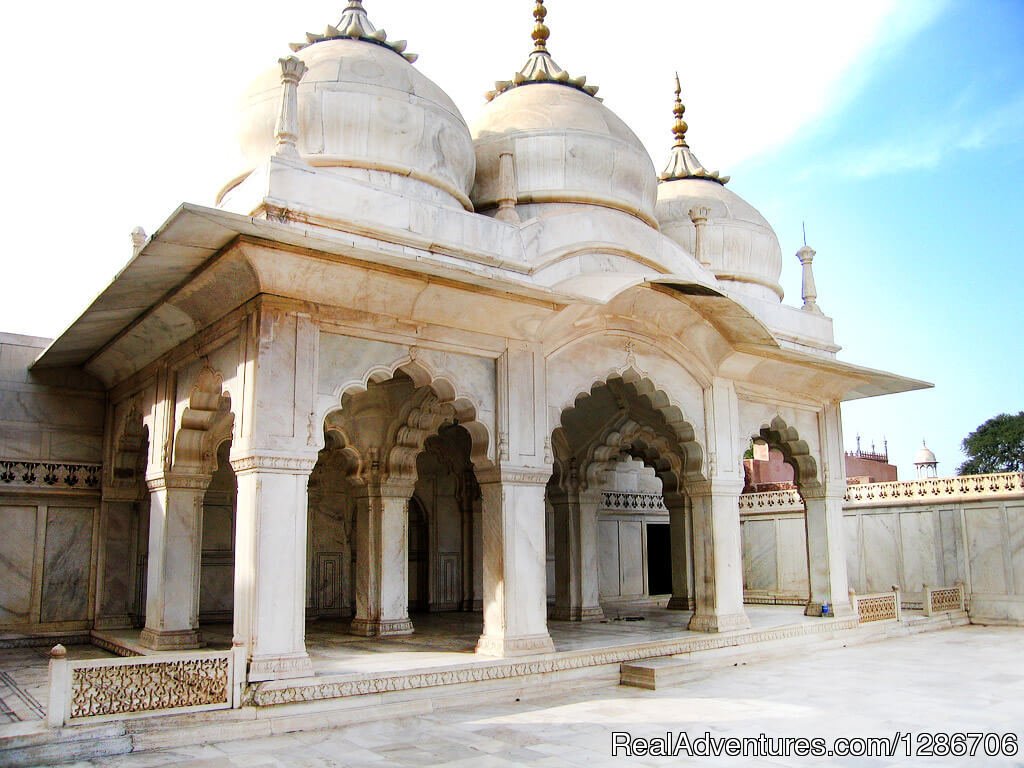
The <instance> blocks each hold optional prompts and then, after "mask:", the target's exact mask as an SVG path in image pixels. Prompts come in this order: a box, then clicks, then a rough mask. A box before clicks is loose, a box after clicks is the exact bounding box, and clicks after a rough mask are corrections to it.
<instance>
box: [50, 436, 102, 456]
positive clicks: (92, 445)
mask: <svg viewBox="0 0 1024 768" xmlns="http://www.w3.org/2000/svg"><path fill="white" fill-rule="evenodd" d="M43 458H50V459H53V460H54V461H62V462H82V463H84V464H91V463H95V464H98V463H100V462H101V461H103V435H101V434H89V433H83V432H65V431H61V432H51V433H50V451H49V456H45V457H43Z"/></svg>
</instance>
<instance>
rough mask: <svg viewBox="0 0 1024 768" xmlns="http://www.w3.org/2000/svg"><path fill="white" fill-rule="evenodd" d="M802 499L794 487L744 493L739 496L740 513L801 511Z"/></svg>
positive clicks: (802, 506)
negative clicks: (784, 489)
mask: <svg viewBox="0 0 1024 768" xmlns="http://www.w3.org/2000/svg"><path fill="white" fill-rule="evenodd" d="M803 511H804V501H803V499H801V498H800V492H799V491H798V490H796V489H795V488H792V489H790V490H786V491H765V492H763V493H744V494H742V495H741V496H740V514H741V515H745V514H746V515H749V514H755V513H757V512H803Z"/></svg>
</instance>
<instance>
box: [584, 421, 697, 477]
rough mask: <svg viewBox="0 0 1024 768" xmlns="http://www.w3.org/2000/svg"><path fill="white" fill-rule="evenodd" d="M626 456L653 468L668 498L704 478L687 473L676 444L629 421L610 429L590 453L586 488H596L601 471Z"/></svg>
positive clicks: (649, 428) (645, 427)
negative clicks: (687, 483)
mask: <svg viewBox="0 0 1024 768" xmlns="http://www.w3.org/2000/svg"><path fill="white" fill-rule="evenodd" d="M623 454H625V455H628V456H630V457H631V458H633V459H638V460H639V461H642V462H643V463H644V465H646V466H648V467H650V468H651V469H653V470H654V473H655V475H656V476H657V477H658V479H659V480H661V484H662V492H663V493H664V494H666V495H670V494H676V493H680V492H682V490H683V487H684V486H685V483H686V482H687V481H698V480H701V479H703V478H702V476H701V475H700V474H699V472H698V474H697V475H693V474H692V473H691V474H687V471H686V468H685V459H684V457H683V455H682V453H681V451H680V450H679V446H678V444H677V443H675V441H673V440H670V439H669V438H668V437H666V436H665V435H663V434H659V433H658V432H657V431H656V430H655V429H654V428H652V427H650V426H647V425H643V424H639V423H637V422H636V421H634V420H632V419H627V420H626V421H625V422H624V423H622V424H620V425H618V426H617V428H610V429H609V431H608V432H607V434H606V435H605V436H604V437H603V438H602V439H601V440H600V441H598V442H596V443H595V444H594V447H593V448H592V449H591V451H590V452H589V454H588V456H587V459H586V464H587V470H586V476H587V485H588V486H590V487H597V486H598V485H599V483H600V475H601V472H602V471H604V470H606V469H610V468H611V467H612V466H613V465H614V464H615V463H616V462H617V461H618V460H619V458H620V457H621V456H622V455H623ZM698 470H699V467H698Z"/></svg>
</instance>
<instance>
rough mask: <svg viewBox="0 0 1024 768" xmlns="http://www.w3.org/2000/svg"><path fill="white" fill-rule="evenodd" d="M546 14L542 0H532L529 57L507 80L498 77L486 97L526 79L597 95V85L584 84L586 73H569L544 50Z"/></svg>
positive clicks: (546, 29)
mask: <svg viewBox="0 0 1024 768" xmlns="http://www.w3.org/2000/svg"><path fill="white" fill-rule="evenodd" d="M547 16H548V9H547V8H546V7H545V6H544V0H535V3H534V6H533V21H534V24H533V35H532V37H533V51H532V52H531V53H530V58H528V59H527V60H526V65H525V66H524V67H523V68H522V69H521V70H519V71H518V72H516V73H515V74H514V75H513V76H512V79H511V80H499V81H498V82H496V83H495V84H494V90H493V91H491V92H490V93H488V94H487V100H488V101H490V100H491V99H493V98H495V97H496V96H499V95H500V94H502V93H504V92H505V91H509V90H511V89H513V88H518V87H519V86H520V85H526V84H528V83H554V84H556V85H567V86H569V87H570V88H575V89H576V90H578V91H583V92H584V93H585V94H587V95H588V96H593V97H595V98H596V97H597V91H598V87H597V86H596V85H587V78H586V77H583V76H580V77H573V76H572V75H570V74H569V73H568V72H566V71H565V70H564V69H562V68H561V67H560V66H558V64H556V63H555V60H554V59H553V58H552V57H551V53H550V52H548V38H549V37H551V30H550V29H548V27H547V25H546V24H545V23H544V20H545V19H546V18H547ZM598 101H600V99H598Z"/></svg>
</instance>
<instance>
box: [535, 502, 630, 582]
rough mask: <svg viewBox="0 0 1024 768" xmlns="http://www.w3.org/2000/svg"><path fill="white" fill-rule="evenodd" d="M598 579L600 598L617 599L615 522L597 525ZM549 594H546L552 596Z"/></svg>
mask: <svg viewBox="0 0 1024 768" xmlns="http://www.w3.org/2000/svg"><path fill="white" fill-rule="evenodd" d="M597 544H598V569H597V570H598V577H599V585H598V588H599V590H600V594H601V597H619V595H620V594H621V592H620V587H619V524H618V522H617V521H615V520H599V521H598V523H597ZM552 592H553V587H552ZM552 592H549V593H548V594H552Z"/></svg>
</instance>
